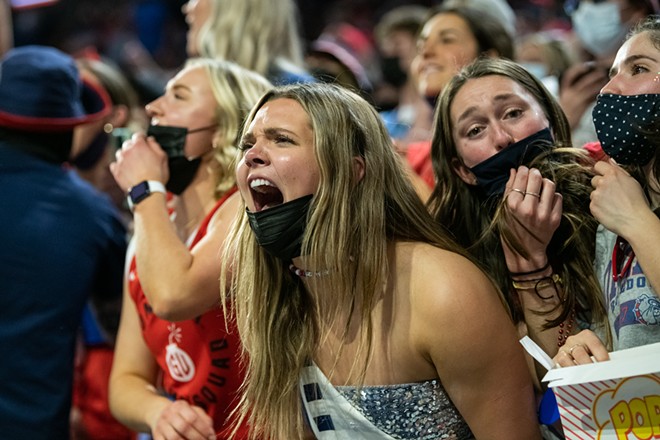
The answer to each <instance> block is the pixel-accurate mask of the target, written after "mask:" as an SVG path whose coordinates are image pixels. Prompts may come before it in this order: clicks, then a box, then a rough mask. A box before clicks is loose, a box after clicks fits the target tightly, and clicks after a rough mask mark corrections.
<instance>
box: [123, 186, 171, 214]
mask: <svg viewBox="0 0 660 440" xmlns="http://www.w3.org/2000/svg"><path fill="white" fill-rule="evenodd" d="M155 192H160V193H163V194H165V186H164V185H163V184H162V183H160V182H158V181H157V180H145V181H143V182H140V183H138V184H137V185H135V186H133V187H131V189H129V190H128V197H127V201H128V207H129V208H131V211H132V210H133V208H134V207H135V205H137V204H138V203H140V202H141V201H142V200H144V199H146V198H147V197H149V195H151V194H152V193H155Z"/></svg>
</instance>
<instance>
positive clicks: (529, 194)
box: [525, 192, 541, 199]
mask: <svg viewBox="0 0 660 440" xmlns="http://www.w3.org/2000/svg"><path fill="white" fill-rule="evenodd" d="M525 195H527V196H534V197H538V198H539V199H540V198H541V194H539V193H530V192H526V193H525Z"/></svg>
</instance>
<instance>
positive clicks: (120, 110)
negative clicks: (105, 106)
mask: <svg viewBox="0 0 660 440" xmlns="http://www.w3.org/2000/svg"><path fill="white" fill-rule="evenodd" d="M108 122H109V123H111V124H112V125H113V126H115V127H123V126H124V125H126V123H128V107H126V106H125V105H123V104H119V105H115V106H113V107H112V113H111V114H110V120H109V121H108Z"/></svg>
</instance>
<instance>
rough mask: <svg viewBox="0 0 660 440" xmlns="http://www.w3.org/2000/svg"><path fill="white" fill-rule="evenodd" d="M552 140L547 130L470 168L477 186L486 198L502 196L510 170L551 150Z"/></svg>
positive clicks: (510, 146) (526, 163)
mask: <svg viewBox="0 0 660 440" xmlns="http://www.w3.org/2000/svg"><path fill="white" fill-rule="evenodd" d="M553 143H554V139H553V138H552V133H551V132H550V129H549V128H544V129H543V130H541V131H539V132H537V133H535V134H533V135H531V136H528V137H526V138H525V139H521V140H520V141H518V142H516V143H515V144H511V145H509V146H508V147H506V148H504V149H503V150H501V151H500V152H498V153H497V154H495V155H493V156H491V157H489V158H488V159H486V160H484V161H482V162H480V163H478V164H477V165H475V166H474V167H472V168H470V171H472V174H474V175H475V177H476V178H477V186H478V187H479V188H480V189H481V190H482V192H483V193H484V195H486V196H487V197H490V196H494V195H502V194H504V189H505V188H506V182H507V180H509V171H510V170H511V168H514V169H515V168H518V167H519V166H520V165H529V164H530V163H531V162H532V161H533V160H534V159H535V158H536V157H538V156H539V155H540V154H542V153H544V152H546V151H548V150H549V149H550V148H552V144H553Z"/></svg>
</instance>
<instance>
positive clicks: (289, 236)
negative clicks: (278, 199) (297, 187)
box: [246, 195, 313, 262]
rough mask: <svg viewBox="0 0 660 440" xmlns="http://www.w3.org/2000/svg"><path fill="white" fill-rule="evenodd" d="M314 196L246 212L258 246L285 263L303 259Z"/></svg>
mask: <svg viewBox="0 0 660 440" xmlns="http://www.w3.org/2000/svg"><path fill="white" fill-rule="evenodd" d="M312 197H313V196H312V195H308V196H304V197H301V198H299V199H296V200H292V201H290V202H286V203H282V204H281V205H277V206H275V207H273V208H269V209H265V210H263V211H259V212H250V211H247V210H246V212H247V216H248V221H249V222H250V227H251V228H252V231H253V232H254V235H255V236H256V237H257V243H259V245H260V246H261V247H263V248H264V249H265V250H266V252H268V253H269V254H271V255H272V256H274V257H277V258H279V259H280V260H282V261H284V262H290V261H291V260H293V259H294V258H295V257H298V256H300V249H301V247H302V239H303V235H304V234H305V228H306V226H307V212H308V211H309V206H310V204H311V200H312Z"/></svg>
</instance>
